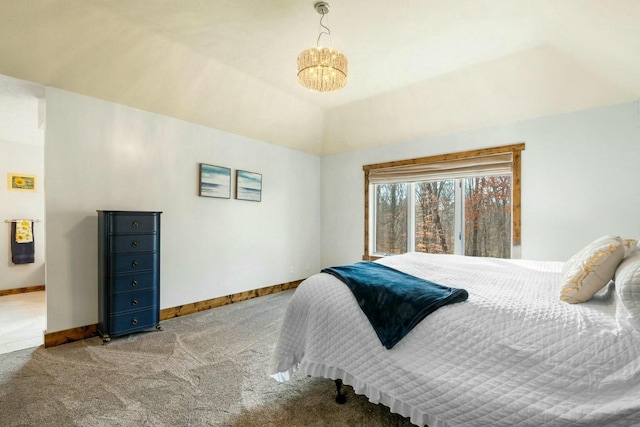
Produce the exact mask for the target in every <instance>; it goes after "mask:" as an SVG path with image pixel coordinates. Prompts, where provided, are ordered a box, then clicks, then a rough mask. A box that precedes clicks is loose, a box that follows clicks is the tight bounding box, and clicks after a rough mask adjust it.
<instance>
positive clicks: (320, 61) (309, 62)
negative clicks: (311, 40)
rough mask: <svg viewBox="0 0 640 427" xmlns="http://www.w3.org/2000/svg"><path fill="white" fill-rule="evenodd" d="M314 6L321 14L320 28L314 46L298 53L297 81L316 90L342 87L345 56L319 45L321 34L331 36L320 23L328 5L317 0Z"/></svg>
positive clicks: (327, 9) (323, 90)
mask: <svg viewBox="0 0 640 427" xmlns="http://www.w3.org/2000/svg"><path fill="white" fill-rule="evenodd" d="M314 7H315V9H316V11H317V12H318V13H319V14H321V15H322V17H321V18H320V27H321V28H322V30H321V31H320V34H318V40H317V41H316V47H312V48H311V49H307V50H305V51H304V52H302V53H301V54H300V55H298V82H300V84H301V85H302V86H304V87H306V88H307V89H310V90H314V91H316V92H330V91H332V90H338V89H342V88H343V87H344V86H345V85H346V84H347V58H346V57H345V56H344V55H343V54H341V53H340V52H338V51H337V50H333V49H330V48H326V47H320V37H322V35H323V34H326V35H328V36H331V30H329V28H328V27H326V26H325V25H324V24H323V23H322V20H323V19H324V16H325V15H326V14H327V13H329V5H328V4H327V3H325V2H319V3H316V4H315V5H314Z"/></svg>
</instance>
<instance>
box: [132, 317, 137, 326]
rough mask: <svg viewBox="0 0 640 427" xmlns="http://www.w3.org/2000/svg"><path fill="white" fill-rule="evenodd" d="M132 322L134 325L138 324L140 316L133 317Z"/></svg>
mask: <svg viewBox="0 0 640 427" xmlns="http://www.w3.org/2000/svg"><path fill="white" fill-rule="evenodd" d="M131 324H132V325H137V324H138V318H137V317H134V318H133V319H131Z"/></svg>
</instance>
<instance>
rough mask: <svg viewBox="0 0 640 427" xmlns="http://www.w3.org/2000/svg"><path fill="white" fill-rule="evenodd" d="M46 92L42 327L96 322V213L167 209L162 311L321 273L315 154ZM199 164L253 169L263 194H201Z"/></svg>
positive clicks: (60, 327) (317, 161) (163, 221)
mask: <svg viewBox="0 0 640 427" xmlns="http://www.w3.org/2000/svg"><path fill="white" fill-rule="evenodd" d="M46 99H47V129H46V136H45V139H46V152H45V169H46V173H47V192H46V201H45V205H46V206H45V207H46V221H47V229H46V238H47V253H46V256H47V307H48V312H47V332H49V333H50V332H55V331H60V330H65V329H71V328H74V327H79V326H84V325H89V324H94V323H97V321H98V282H97V253H98V251H97V233H98V231H97V214H96V210H103V209H104V210H158V211H163V214H162V219H161V224H162V230H161V291H160V305H161V308H168V307H174V306H178V305H181V304H187V303H191V302H196V301H202V300H206V299H211V298H215V297H219V296H224V295H229V294H232V293H238V292H242V291H245V290H250V289H256V288H261V287H265V286H270V285H274V284H279V283H285V282H291V281H294V280H297V279H301V278H304V277H307V276H310V275H311V274H313V273H316V272H317V271H318V270H319V264H320V243H319V242H320V159H319V158H318V157H317V156H313V155H309V154H305V153H301V152H298V151H294V150H291V149H288V148H284V147H281V146H277V145H273V144H268V143H265V142H261V141H256V140H251V139H249V138H245V137H241V136H238V135H234V134H229V133H226V132H222V131H218V130H215V129H210V128H205V127H202V126H198V125H194V124H191V123H187V122H184V121H180V120H177V119H173V118H169V117H165V116H159V115H157V114H152V113H147V112H144V111H140V110H136V109H133V108H129V107H125V106H122V105H118V104H113V103H110V102H105V101H101V100H97V99H94V98H89V97H85V96H81V95H77V94H73V93H70V92H66V91H62V90H58V89H53V88H47V94H46ZM201 162H202V163H209V164H214V165H218V166H224V167H228V168H231V169H232V178H233V177H235V171H236V170H237V169H242V170H247V171H251V172H258V173H261V174H262V178H263V193H262V201H261V202H259V203H257V202H248V201H239V200H235V199H234V198H233V195H232V198H231V199H214V198H207V197H199V196H198V174H199V172H198V167H199V163H201ZM232 181H235V180H234V179H232ZM234 188H235V182H232V194H233V189H234Z"/></svg>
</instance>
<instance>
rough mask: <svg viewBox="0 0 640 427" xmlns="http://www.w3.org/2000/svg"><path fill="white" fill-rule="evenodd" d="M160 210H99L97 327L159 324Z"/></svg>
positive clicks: (122, 330)
mask: <svg viewBox="0 0 640 427" xmlns="http://www.w3.org/2000/svg"><path fill="white" fill-rule="evenodd" d="M160 214H161V212H130V211H98V332H99V333H100V335H101V336H102V339H103V341H104V342H108V341H109V340H110V339H111V337H115V336H120V335H125V334H130V333H132V332H140V331H144V330H147V329H151V328H157V329H160Z"/></svg>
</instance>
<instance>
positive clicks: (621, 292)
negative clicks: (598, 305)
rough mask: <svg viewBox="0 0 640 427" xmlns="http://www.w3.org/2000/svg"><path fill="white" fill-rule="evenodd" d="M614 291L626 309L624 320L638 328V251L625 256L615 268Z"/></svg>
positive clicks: (639, 255)
mask: <svg viewBox="0 0 640 427" xmlns="http://www.w3.org/2000/svg"><path fill="white" fill-rule="evenodd" d="M614 280H615V282H616V293H617V294H618V297H619V298H620V301H621V302H622V305H623V306H624V308H625V309H626V315H627V316H626V317H627V318H626V320H627V321H628V322H629V324H630V325H631V326H633V327H634V328H636V329H638V330H640V251H635V252H634V253H632V254H631V255H629V256H628V257H626V258H625V259H624V260H623V261H622V262H621V263H620V265H619V266H618V268H617V269H616V274H615V278H614Z"/></svg>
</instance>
